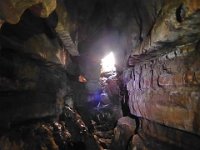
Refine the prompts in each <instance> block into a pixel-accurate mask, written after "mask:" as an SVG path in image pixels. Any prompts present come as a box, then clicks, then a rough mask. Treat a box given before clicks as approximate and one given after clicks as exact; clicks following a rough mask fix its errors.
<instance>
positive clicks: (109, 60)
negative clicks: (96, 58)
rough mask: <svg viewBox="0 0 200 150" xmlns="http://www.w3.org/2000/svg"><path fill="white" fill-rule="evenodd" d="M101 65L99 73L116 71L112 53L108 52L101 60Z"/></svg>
mask: <svg viewBox="0 0 200 150" xmlns="http://www.w3.org/2000/svg"><path fill="white" fill-rule="evenodd" d="M101 65H102V68H101V72H110V71H115V70H116V68H115V58H114V55H113V52H110V53H109V54H108V55H106V56H105V57H104V58H103V59H101Z"/></svg>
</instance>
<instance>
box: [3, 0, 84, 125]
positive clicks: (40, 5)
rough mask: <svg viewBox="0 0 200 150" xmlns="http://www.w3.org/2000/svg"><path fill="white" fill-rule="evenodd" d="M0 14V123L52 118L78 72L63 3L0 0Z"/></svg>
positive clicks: (68, 95) (68, 98) (70, 24)
mask: <svg viewBox="0 0 200 150" xmlns="http://www.w3.org/2000/svg"><path fill="white" fill-rule="evenodd" d="M0 15H1V19H2V20H3V21H2V26H1V29H0V45H1V46H0V109H1V110H0V122H1V125H0V128H1V129H4V128H10V127H12V126H13V125H15V124H21V123H23V122H28V121H31V120H40V119H42V118H51V119H57V117H58V116H59V114H60V113H62V109H63V107H64V103H65V102H67V101H70V102H71V101H72V100H71V99H72V97H73V96H72V95H73V93H72V88H74V87H73V85H74V84H76V86H75V88H76V87H77V86H79V83H76V82H78V74H79V73H80V72H79V71H78V70H79V68H78V64H77V63H76V62H74V61H73V60H72V57H75V56H78V55H79V52H78V50H77V46H76V44H75V40H74V39H73V36H71V35H70V34H71V33H73V32H74V30H75V28H74V27H73V24H74V22H73V21H72V20H71V19H70V16H69V15H68V12H67V10H66V7H65V4H64V3H63V2H62V1H48V0H47V1H30V2H28V1H27V2H26V1H1V2H0Z"/></svg>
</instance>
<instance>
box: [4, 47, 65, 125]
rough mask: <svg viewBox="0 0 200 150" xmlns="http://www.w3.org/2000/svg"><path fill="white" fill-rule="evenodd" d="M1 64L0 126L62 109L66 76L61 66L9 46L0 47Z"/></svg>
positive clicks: (43, 115) (53, 113)
mask: <svg viewBox="0 0 200 150" xmlns="http://www.w3.org/2000/svg"><path fill="white" fill-rule="evenodd" d="M10 60H12V61H10ZM0 66H1V70H0V87H1V90H0V97H1V100H0V103H1V105H0V107H1V110H0V111H1V113H0V114H1V115H0V120H1V126H5V127H6V126H7V127H9V126H10V125H11V124H12V123H15V122H21V121H25V120H30V119H38V118H43V117H52V116H54V117H56V116H57V114H59V113H61V112H62V107H63V103H64V97H65V96H66V95H67V94H68V93H69V80H68V78H67V76H66V74H65V71H64V69H63V68H62V67H61V66H60V67H59V66H57V65H56V64H53V63H47V62H45V61H44V60H40V59H37V58H34V57H31V56H29V55H27V54H24V53H19V52H18V51H14V50H11V49H2V50H1V58H0ZM24 114H26V115H24Z"/></svg>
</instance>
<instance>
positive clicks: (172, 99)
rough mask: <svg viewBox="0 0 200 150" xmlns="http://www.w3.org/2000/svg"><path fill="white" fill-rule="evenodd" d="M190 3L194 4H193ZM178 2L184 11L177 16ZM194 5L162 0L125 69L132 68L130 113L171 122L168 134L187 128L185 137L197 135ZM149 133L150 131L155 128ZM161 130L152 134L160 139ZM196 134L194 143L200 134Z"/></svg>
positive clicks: (197, 57)
mask: <svg viewBox="0 0 200 150" xmlns="http://www.w3.org/2000/svg"><path fill="white" fill-rule="evenodd" d="M181 4H183V5H184V7H182V5H181ZM193 4H196V5H195V7H194V6H193ZM179 7H180V9H182V10H181V11H182V13H183V14H181V16H177V15H180V14H178V13H180V12H177V11H178V9H179ZM185 7H186V8H187V9H186V8H185ZM198 10H199V2H197V1H190V2H189V1H169V2H168V3H164V5H163V8H162V13H161V14H160V15H159V16H158V18H157V20H156V22H155V24H154V26H153V28H152V30H151V37H150V39H148V38H146V40H144V41H143V43H142V44H141V45H140V47H139V48H137V49H134V50H133V52H132V56H131V59H129V60H130V61H129V63H130V66H131V67H130V68H129V70H130V69H132V73H130V75H131V79H128V78H127V80H128V81H129V82H128V83H127V88H128V90H129V107H130V110H131V113H132V114H134V115H137V116H139V117H142V118H145V119H148V120H150V121H152V122H156V123H159V124H162V125H165V126H167V127H172V128H174V130H172V133H169V136H175V135H176V134H174V135H173V133H174V132H175V133H177V132H178V130H179V129H180V130H181V131H185V132H189V134H188V135H185V136H186V137H190V136H192V134H195V136H197V137H198V136H199V135H200V130H199V129H200V124H199V122H200V117H199V115H198V113H199V109H200V108H199V107H200V105H199V102H200V92H199V91H200V88H199V86H200V85H199V79H198V78H199V77H198V76H199V65H200V61H199V60H200V51H199V38H200V32H199V27H198V26H199V18H200V13H199V11H198ZM177 17H182V18H177ZM149 127H150V128H151V125H149ZM167 127H166V128H163V129H162V128H161V129H160V130H161V132H162V131H163V132H165V130H167ZM144 132H146V133H148V132H149V131H147V130H145V131H144ZM158 132H159V129H158ZM166 132H168V131H166ZM183 133H184V132H183ZM149 134H150V135H151V134H152V135H154V132H153V131H152V132H150V133H149ZM178 135H179V133H177V136H178ZM160 136H161V135H159V134H157V135H155V136H154V137H155V138H157V140H158V141H159V138H160ZM162 136H163V137H166V139H167V140H165V142H166V143H170V140H171V139H173V138H172V137H167V135H162ZM195 136H194V137H195ZM177 138H178V139H179V138H180V140H181V142H180V145H181V144H182V145H181V146H182V148H185V149H187V148H186V147H187V146H188V145H192V143H187V144H188V145H187V146H184V141H185V139H184V136H180V137H177ZM141 139H142V138H141ZM146 140H147V139H146ZM146 140H144V141H146ZM196 140H197V143H198V140H199V138H196ZM143 144H144V143H143ZM174 144H175V143H174ZM194 148H195V149H198V147H194ZM142 149H145V148H142ZM149 149H151V148H149Z"/></svg>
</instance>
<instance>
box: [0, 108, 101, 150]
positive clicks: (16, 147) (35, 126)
mask: <svg viewBox="0 0 200 150" xmlns="http://www.w3.org/2000/svg"><path fill="white" fill-rule="evenodd" d="M4 132H5V131H4ZM4 132H3V133H4ZM0 149H2V150H22V149H23V150H47V149H48V150H63V149H67V150H100V146H99V145H98V143H97V141H96V140H95V139H94V137H93V136H92V135H91V134H90V133H89V132H88V130H87V127H86V126H85V124H84V122H83V121H82V118H81V117H80V115H79V114H78V113H77V112H76V111H75V110H73V109H72V108H69V107H65V109H64V111H63V113H62V115H61V116H60V119H59V120H58V121H40V122H37V121H36V122H34V123H27V124H23V125H22V124H21V125H18V126H14V127H13V128H12V129H10V130H9V131H6V134H3V135H2V132H1V136H0Z"/></svg>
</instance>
